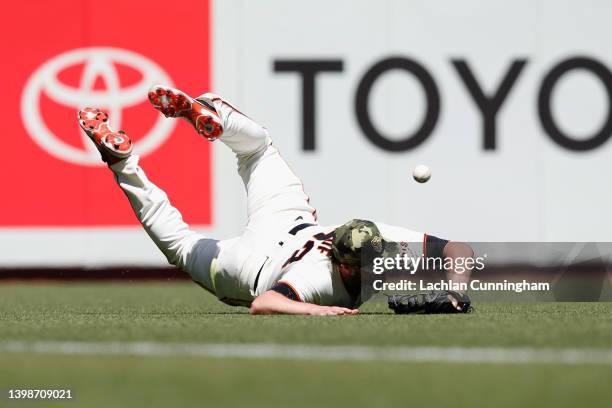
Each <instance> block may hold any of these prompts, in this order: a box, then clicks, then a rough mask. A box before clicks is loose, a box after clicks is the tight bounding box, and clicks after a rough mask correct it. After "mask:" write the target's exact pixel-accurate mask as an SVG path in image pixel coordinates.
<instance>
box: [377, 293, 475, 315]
mask: <svg viewBox="0 0 612 408" xmlns="http://www.w3.org/2000/svg"><path fill="white" fill-rule="evenodd" d="M471 303H472V302H471V300H470V298H469V296H468V295H466V294H463V293H458V292H454V291H452V290H443V291H441V292H429V293H419V294H418V295H393V296H389V309H392V310H393V311H394V312H395V314H408V313H426V314H432V313H468V312H470V311H471V310H472V306H471Z"/></svg>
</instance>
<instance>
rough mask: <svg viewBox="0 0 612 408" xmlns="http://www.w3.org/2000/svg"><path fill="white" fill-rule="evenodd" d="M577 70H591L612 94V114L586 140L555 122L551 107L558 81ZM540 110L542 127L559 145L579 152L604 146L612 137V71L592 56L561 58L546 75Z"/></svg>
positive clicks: (611, 109) (611, 96) (611, 110)
mask: <svg viewBox="0 0 612 408" xmlns="http://www.w3.org/2000/svg"><path fill="white" fill-rule="evenodd" d="M574 69H585V70H587V71H591V72H592V73H593V74H595V76H596V77H598V78H599V79H600V80H601V82H603V84H604V86H605V88H606V92H607V94H608V117H607V118H606V121H605V123H604V125H603V126H602V128H601V129H600V130H599V132H597V133H596V134H594V135H593V136H591V137H590V138H588V139H586V140H576V139H573V138H571V137H569V136H568V135H566V134H565V133H563V132H562V131H561V129H559V127H558V126H557V124H556V123H555V121H554V119H553V117H552V112H551V110H550V97H551V94H552V92H553V88H554V87H555V85H556V83H557V81H558V80H559V79H560V78H561V77H562V76H563V75H564V74H566V73H567V72H568V71H571V70H574ZM538 113H539V114H540V121H541V122H542V127H544V130H545V131H546V133H548V136H550V138H551V139H552V140H553V141H554V142H555V143H557V144H558V145H559V146H562V147H565V148H567V149H570V150H575V151H587V150H592V149H595V148H597V147H599V146H601V145H602V144H603V143H605V142H606V141H607V140H608V139H609V138H610V134H611V133H612V74H611V73H610V70H609V69H608V68H606V66H605V65H603V64H602V63H601V62H599V61H596V60H594V59H591V58H570V59H567V60H565V61H561V62H560V63H559V64H557V65H555V66H554V67H553V69H551V70H550V72H549V73H548V74H546V76H545V77H544V80H543V81H542V87H541V88H540V94H539V95H538Z"/></svg>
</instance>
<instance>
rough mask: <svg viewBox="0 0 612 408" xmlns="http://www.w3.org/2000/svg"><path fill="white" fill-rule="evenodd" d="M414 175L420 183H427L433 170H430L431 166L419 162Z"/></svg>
mask: <svg viewBox="0 0 612 408" xmlns="http://www.w3.org/2000/svg"><path fill="white" fill-rule="evenodd" d="M412 177H414V179H415V180H416V181H418V182H419V183H425V182H426V181H427V180H429V179H430V178H431V170H429V167H427V166H425V165H424V164H419V165H418V166H416V167H415V168H414V171H413V172H412Z"/></svg>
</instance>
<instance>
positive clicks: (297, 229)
mask: <svg viewBox="0 0 612 408" xmlns="http://www.w3.org/2000/svg"><path fill="white" fill-rule="evenodd" d="M315 225H316V224H310V223H307V222H305V223H303V224H298V225H296V226H295V227H293V228H291V229H290V230H289V234H291V235H295V234H297V233H298V232H300V231H301V230H303V229H305V228H308V227H314V226H315ZM266 261H267V259H266ZM265 264H266V263H265V262H264V263H263V264H262V265H261V268H259V271H258V272H257V276H255V282H254V283H253V291H255V290H257V285H258V284H259V275H261V271H262V270H263V267H264V265H265Z"/></svg>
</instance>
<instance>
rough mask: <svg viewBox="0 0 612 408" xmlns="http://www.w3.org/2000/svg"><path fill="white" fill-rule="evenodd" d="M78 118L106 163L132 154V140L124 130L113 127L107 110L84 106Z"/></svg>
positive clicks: (111, 162)
mask: <svg viewBox="0 0 612 408" xmlns="http://www.w3.org/2000/svg"><path fill="white" fill-rule="evenodd" d="M78 118H79V125H80V126H81V129H83V131H84V132H85V134H87V136H89V138H90V139H91V141H92V142H94V144H95V145H96V147H97V148H98V150H99V151H100V154H101V155H102V160H104V161H105V162H106V163H108V164H109V165H111V164H114V163H117V162H118V161H120V160H122V159H125V158H126V157H128V156H129V155H130V154H132V140H130V138H129V136H128V135H127V134H126V133H125V132H124V131H122V130H120V131H118V132H115V131H114V130H113V129H111V127H110V126H109V125H108V114H107V113H106V112H102V111H101V110H100V109H96V108H84V109H82V110H80V111H79V114H78Z"/></svg>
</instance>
